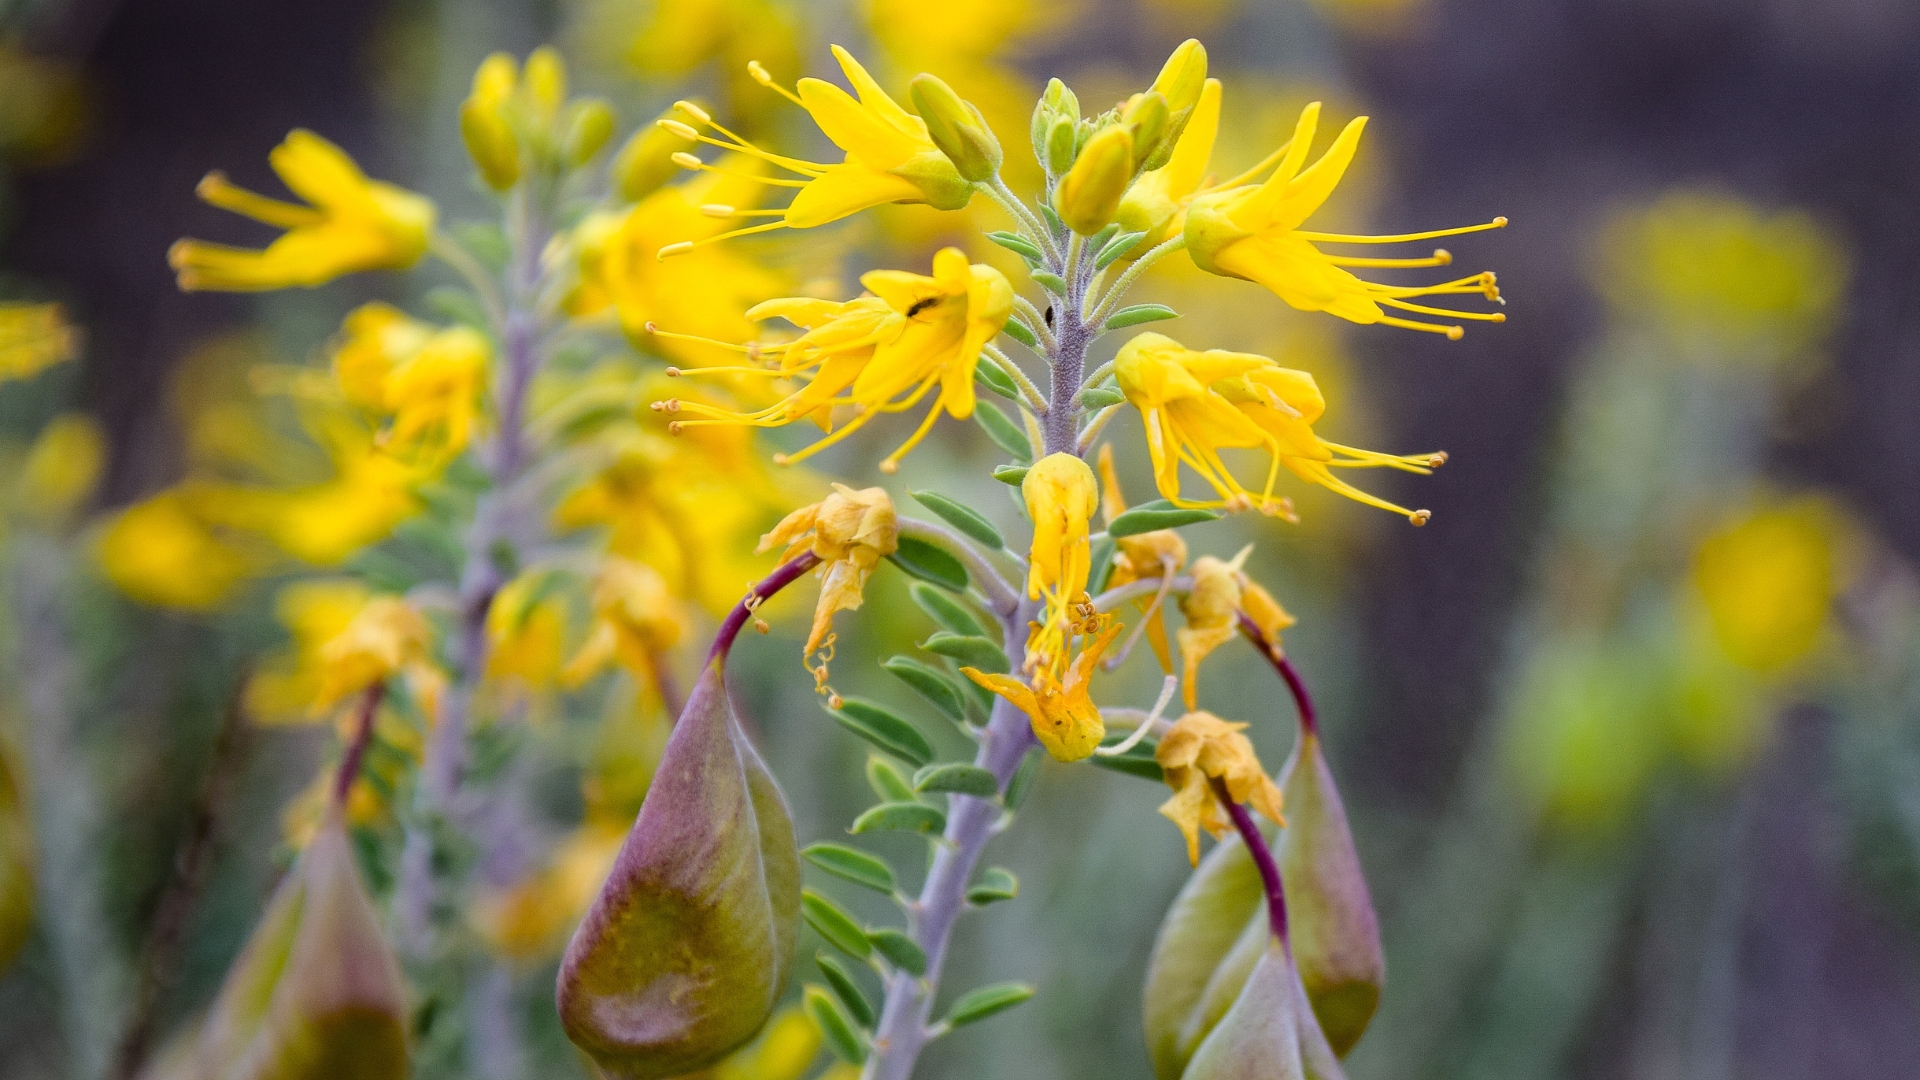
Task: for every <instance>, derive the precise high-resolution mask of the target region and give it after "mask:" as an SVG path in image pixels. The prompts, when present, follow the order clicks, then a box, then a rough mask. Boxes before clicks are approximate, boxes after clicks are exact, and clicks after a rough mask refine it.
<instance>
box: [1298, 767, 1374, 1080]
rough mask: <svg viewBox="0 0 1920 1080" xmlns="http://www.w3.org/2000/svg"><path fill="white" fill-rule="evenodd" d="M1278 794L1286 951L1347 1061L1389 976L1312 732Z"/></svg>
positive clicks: (1343, 817) (1343, 818)
mask: <svg viewBox="0 0 1920 1080" xmlns="http://www.w3.org/2000/svg"><path fill="white" fill-rule="evenodd" d="M1280 787H1281V790H1282V792H1283V793H1284V804H1285V806H1286V808H1287V828H1286V829H1285V830H1283V831H1282V833H1281V835H1280V842H1279V850H1278V851H1277V852H1276V854H1277V855H1278V856H1279V861H1280V880H1281V883H1282V885H1283V887H1284V888H1285V889H1286V897H1287V945H1288V947H1289V948H1290V949H1291V950H1292V952H1293V958H1294V963H1295V964H1297V965H1298V966H1299V969H1300V980H1301V982H1302V983H1303V984H1304V985H1305V987H1306V991H1307V999H1308V1000H1309V1001H1311V1002H1313V1011H1314V1015H1316V1016H1318V1017H1319V1019H1320V1026H1321V1027H1322V1028H1323V1029H1324V1030H1325V1031H1326V1035H1327V1041H1328V1043H1329V1044H1331V1045H1332V1047H1333V1049H1334V1052H1335V1053H1337V1054H1339V1055H1340V1056H1341V1057H1345V1056H1346V1055H1347V1052H1348V1051H1349V1050H1352V1049H1353V1046H1354V1044H1355V1043H1357V1042H1359V1041H1360V1036H1361V1035H1362V1034H1364V1033H1365V1032H1366V1030H1367V1024H1368V1023H1369V1022H1371V1021H1372V1020H1373V1014H1374V1010H1375V1009H1377V1008H1378V1007H1379V1005H1380V990H1381V987H1382V985H1383V984H1384V983H1385V982H1386V974H1387V961H1386V954H1385V953H1384V952H1383V951H1382V950H1381V948H1380V923H1379V919H1378V918H1377V917H1376V916H1375V915H1374V910H1373V899H1372V897H1371V896H1370V895H1369V894H1368V891H1367V879H1366V877H1365V875H1364V874H1363V873H1362V871H1361V868H1360V856H1359V853H1358V852H1356V851H1355V850H1354V846H1353V833H1352V832H1351V831H1350V830H1349V829H1348V827H1347V811H1346V808H1345V807H1344V806H1343V805H1341V802H1340V792H1339V790H1338V789H1336V788H1335V787H1334V784H1333V772H1332V771H1331V770H1330V769H1328V768H1327V758H1326V755H1325V753H1323V752H1322V750H1321V747H1320V739H1319V737H1318V735H1317V734H1316V733H1315V732H1313V731H1312V730H1310V729H1309V730H1303V731H1302V732H1301V733H1300V741H1299V743H1298V744H1297V745H1295V747H1294V751H1293V756H1292V757H1291V758H1289V759H1288V760H1287V764H1286V767H1285V768H1283V769H1282V770H1281V782H1280Z"/></svg>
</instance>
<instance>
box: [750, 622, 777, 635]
mask: <svg viewBox="0 0 1920 1080" xmlns="http://www.w3.org/2000/svg"><path fill="white" fill-rule="evenodd" d="M753 628H754V629H755V630H758V631H760V632H761V633H763V634H765V633H769V632H771V631H772V630H773V627H771V626H768V625H767V620H765V619H755V620H753Z"/></svg>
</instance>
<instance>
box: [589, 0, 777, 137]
mask: <svg viewBox="0 0 1920 1080" xmlns="http://www.w3.org/2000/svg"><path fill="white" fill-rule="evenodd" d="M603 6H604V7H606V8H609V9H622V8H624V9H627V10H631V8H632V5H629V4H619V3H606V4H604V5H603ZM649 6H650V9H651V11H650V18H649V19H648V20H647V21H646V22H645V23H644V24H643V25H641V26H640V27H638V29H637V31H635V32H633V35H632V43H633V44H632V46H631V48H630V49H628V51H627V58H628V60H629V61H630V62H631V63H632V64H633V65H634V67H635V68H637V69H638V70H639V72H640V74H641V75H643V76H646V77H648V78H650V79H652V80H656V81H658V82H663V83H671V84H674V85H679V84H681V83H684V82H685V81H686V79H687V77H688V76H689V75H691V74H692V73H693V71H694V69H696V68H698V67H700V66H701V65H702V64H705V63H707V62H708V61H717V62H718V63H717V66H718V69H719V70H718V72H717V73H718V75H719V76H720V85H721V87H722V88H723V90H724V91H725V94H726V103H727V105H728V107H729V111H730V112H731V113H732V114H734V115H738V116H744V117H746V118H747V119H748V120H750V121H759V120H762V119H764V117H763V116H762V115H761V114H762V113H763V112H765V111H766V108H767V105H768V104H769V102H768V99H767V96H766V93H765V92H764V91H763V90H762V89H761V88H760V84H759V82H758V80H756V79H755V78H754V77H753V76H752V75H750V74H749V73H748V65H749V64H755V65H757V66H759V67H761V68H763V69H770V70H771V71H772V72H775V73H778V74H780V75H781V76H782V77H783V78H792V77H793V76H794V75H795V74H797V73H798V72H799V70H800V52H799V45H798V43H797V42H796V40H795V38H796V34H797V29H798V28H797V25H796V24H797V22H798V18H797V16H796V13H795V12H794V11H793V10H792V7H791V5H788V4H784V3H772V2H769V0H675V2H674V3H670V4H652V5H649Z"/></svg>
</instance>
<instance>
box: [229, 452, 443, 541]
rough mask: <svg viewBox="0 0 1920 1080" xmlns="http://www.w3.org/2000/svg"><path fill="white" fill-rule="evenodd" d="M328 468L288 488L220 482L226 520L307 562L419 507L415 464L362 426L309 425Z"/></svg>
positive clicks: (378, 535) (380, 534) (380, 532)
mask: <svg viewBox="0 0 1920 1080" xmlns="http://www.w3.org/2000/svg"><path fill="white" fill-rule="evenodd" d="M317 434H319V435H320V436H321V441H322V442H323V443H325V444H327V445H326V449H327V451H328V455H329V456H330V457H331V458H332V460H333V467H334V476H333V477H332V478H330V479H327V480H323V481H321V482H319V483H316V484H306V485H300V486H296V487H289V488H264V487H248V486H241V485H222V486H219V487H218V488H217V489H215V490H217V492H218V497H219V502H220V503H221V504H222V505H223V506H224V507H225V510H224V511H223V514H222V517H223V520H225V521H227V522H228V523H231V524H234V525H237V526H240V527H243V528H248V529H252V530H254V531H257V532H259V533H260V534H261V535H263V536H265V537H266V538H268V539H269V540H271V541H273V543H274V544H275V545H276V546H277V547H279V548H280V550H282V551H284V552H286V553H287V554H289V555H291V556H293V557H294V558H296V559H299V560H301V561H302V562H306V563H310V564H312V565H314V566H337V565H339V564H340V563H342V562H344V561H346V559H347V558H348V557H349V556H351V555H353V554H354V553H355V552H357V551H359V550H360V549H362V548H364V547H366V546H367V545H369V544H374V543H378V542H379V541H381V540H383V539H385V538H386V537H387V535H388V534H389V533H391V532H392V531H393V527H394V526H395V525H398V524H399V523H400V522H402V521H404V520H406V519H407V518H409V517H412V516H413V515H414V514H415V513H417V512H419V509H420V501H419V499H418V498H417V497H416V496H415V495H414V493H413V489H414V486H415V485H416V484H417V483H419V481H420V479H421V476H420V473H419V471H418V470H417V469H416V468H415V467H413V466H411V465H408V464H406V463H404V462H402V461H400V460H398V459H397V458H394V457H393V456H391V455H389V454H386V453H383V452H382V451H380V450H378V449H375V448H374V447H373V446H372V445H371V440H370V439H369V438H368V437H367V436H366V434H365V433H364V432H359V431H354V430H351V429H349V428H346V427H344V426H341V425H332V424H330V425H328V427H327V430H324V431H322V432H319V433H317Z"/></svg>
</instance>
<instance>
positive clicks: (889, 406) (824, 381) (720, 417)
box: [656, 248, 1013, 473]
mask: <svg viewBox="0 0 1920 1080" xmlns="http://www.w3.org/2000/svg"><path fill="white" fill-rule="evenodd" d="M860 283H861V284H862V285H864V286H866V288H867V290H868V291H869V292H870V293H872V294H873V295H872V296H870V297H861V298H859V299H856V300H851V301H847V302H846V303H841V304H836V303H833V302H830V301H825V300H813V299H808V298H805V297H795V298H789V299H782V300H770V301H768V302H766V303H764V304H761V305H759V306H757V307H755V308H754V309H753V310H751V311H749V312H747V316H748V317H749V318H772V317H775V316H778V317H781V318H785V319H788V320H789V321H792V322H794V323H795V324H796V325H799V326H802V327H804V328H805V329H806V331H807V332H806V333H805V334H803V335H801V337H799V338H798V339H796V340H794V341H792V342H789V343H787V344H785V345H770V346H758V345H754V346H734V348H738V349H739V350H740V351H742V352H745V353H747V354H748V356H749V357H750V358H754V359H759V358H761V357H766V358H767V359H768V360H769V361H771V362H773V363H774V365H775V366H773V367H771V368H757V367H740V368H707V369H702V371H703V373H705V372H724V373H742V372H752V373H757V374H762V375H767V374H773V375H782V376H798V377H805V378H807V379H808V382H807V385H805V386H803V387H802V388H801V389H799V390H797V391H795V392H794V393H792V394H790V395H788V396H787V397H786V398H783V399H782V400H780V401H779V402H776V403H775V404H773V405H771V406H768V407H767V408H765V409H761V410H758V411H756V412H735V411H732V410H728V409H721V408H716V407H714V406H711V405H707V404H703V403H700V402H695V401H682V400H680V399H677V398H674V399H668V400H667V401H663V402H659V403H657V405H656V408H658V409H661V410H662V411H665V412H668V413H682V412H684V413H688V414H691V415H692V416H693V417H694V419H690V420H675V421H674V423H673V425H672V430H674V431H676V432H677V431H679V430H682V429H684V428H686V427H689V426H693V425H697V424H750V425H753V426H756V427H779V426H782V425H785V424H790V423H792V422H793V421H795V420H798V419H800V418H802V417H809V416H810V417H813V418H814V419H815V420H816V421H818V422H820V423H821V425H822V426H823V427H826V426H828V425H829V424H830V422H831V420H830V412H831V410H832V409H833V408H835V407H837V406H842V405H851V406H855V407H856V409H857V412H856V414H855V415H854V417H853V419H851V420H849V421H848V422H847V423H846V424H845V425H844V426H842V427H841V428H840V429H839V430H837V431H832V432H831V434H829V435H828V436H827V437H826V438H824V439H821V440H819V441H818V442H816V443H814V444H813V445H811V446H809V447H807V448H806V449H804V450H801V451H800V452H798V453H794V454H783V455H779V456H777V457H776V458H775V459H774V460H775V461H777V462H779V463H780V464H783V465H785V464H792V463H793V462H796V461H800V460H802V459H805V458H807V457H810V456H812V455H813V454H815V453H818V452H819V451H821V450H823V449H825V448H827V447H829V446H832V445H833V444H834V443H837V442H839V441H840V440H841V439H843V438H845V437H846V436H848V435H850V434H852V433H853V432H855V431H858V430H859V429H860V428H861V427H863V426H865V424H866V423H867V421H869V420H871V419H872V418H873V417H875V416H877V415H880V414H882V413H892V412H904V411H906V410H908V409H912V408H914V407H915V406H916V405H918V404H919V403H920V399H921V398H923V397H925V396H926V395H927V394H928V392H930V391H932V390H933V389H934V388H935V387H938V388H939V394H938V395H937V396H936V397H935V399H934V403H933V407H932V408H931V409H929V410H928V412H927V415H926V418H925V419H924V420H922V421H921V423H920V426H919V428H917V429H916V430H915V431H914V433H913V434H912V435H911V436H909V437H908V438H907V441H906V442H905V443H903V444H902V445H901V446H900V448H899V449H897V450H895V451H894V452H893V453H891V454H889V455H887V457H886V458H885V459H884V460H882V461H881V462H880V471H882V472H888V473H890V472H893V471H894V470H896V469H897V468H899V462H900V459H901V458H903V457H905V456H906V454H907V453H908V452H909V451H911V450H912V449H913V448H914V447H915V446H916V445H918V444H919V442H920V440H921V439H923V438H925V437H926V435H927V433H928V432H929V431H931V430H932V429H933V423H934V421H935V420H937V419H939V417H940V415H941V414H942V413H946V414H947V415H950V416H952V417H953V418H955V419H956V420H965V419H967V418H968V417H970V416H972V415H973V408H974V401H975V398H974V388H973V373H974V369H975V368H976V367H977V366H978V364H979V362H980V350H981V349H982V348H984V347H985V345H986V343H987V342H988V341H990V340H991V339H992V338H993V336H994V335H995V334H998V333H999V332H1000V330H1001V328H1002V327H1004V326H1005V325H1006V323H1007V317H1008V316H1009V315H1011V314H1012V312H1013V286H1012V285H1010V284H1008V282H1007V279H1006V277H1005V276H1004V275H1002V274H1001V273H1000V271H998V270H995V269H994V268H993V267H991V266H986V265H984V264H969V263H968V262H967V256H966V253H965V252H962V251H961V250H960V249H959V248H943V249H941V250H940V251H939V252H937V253H935V255H934V257H933V275H932V276H931V277H927V276H923V275H920V274H910V273H907V272H906V271H903V270H872V271H869V272H867V273H866V274H863V275H861V277H860Z"/></svg>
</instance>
